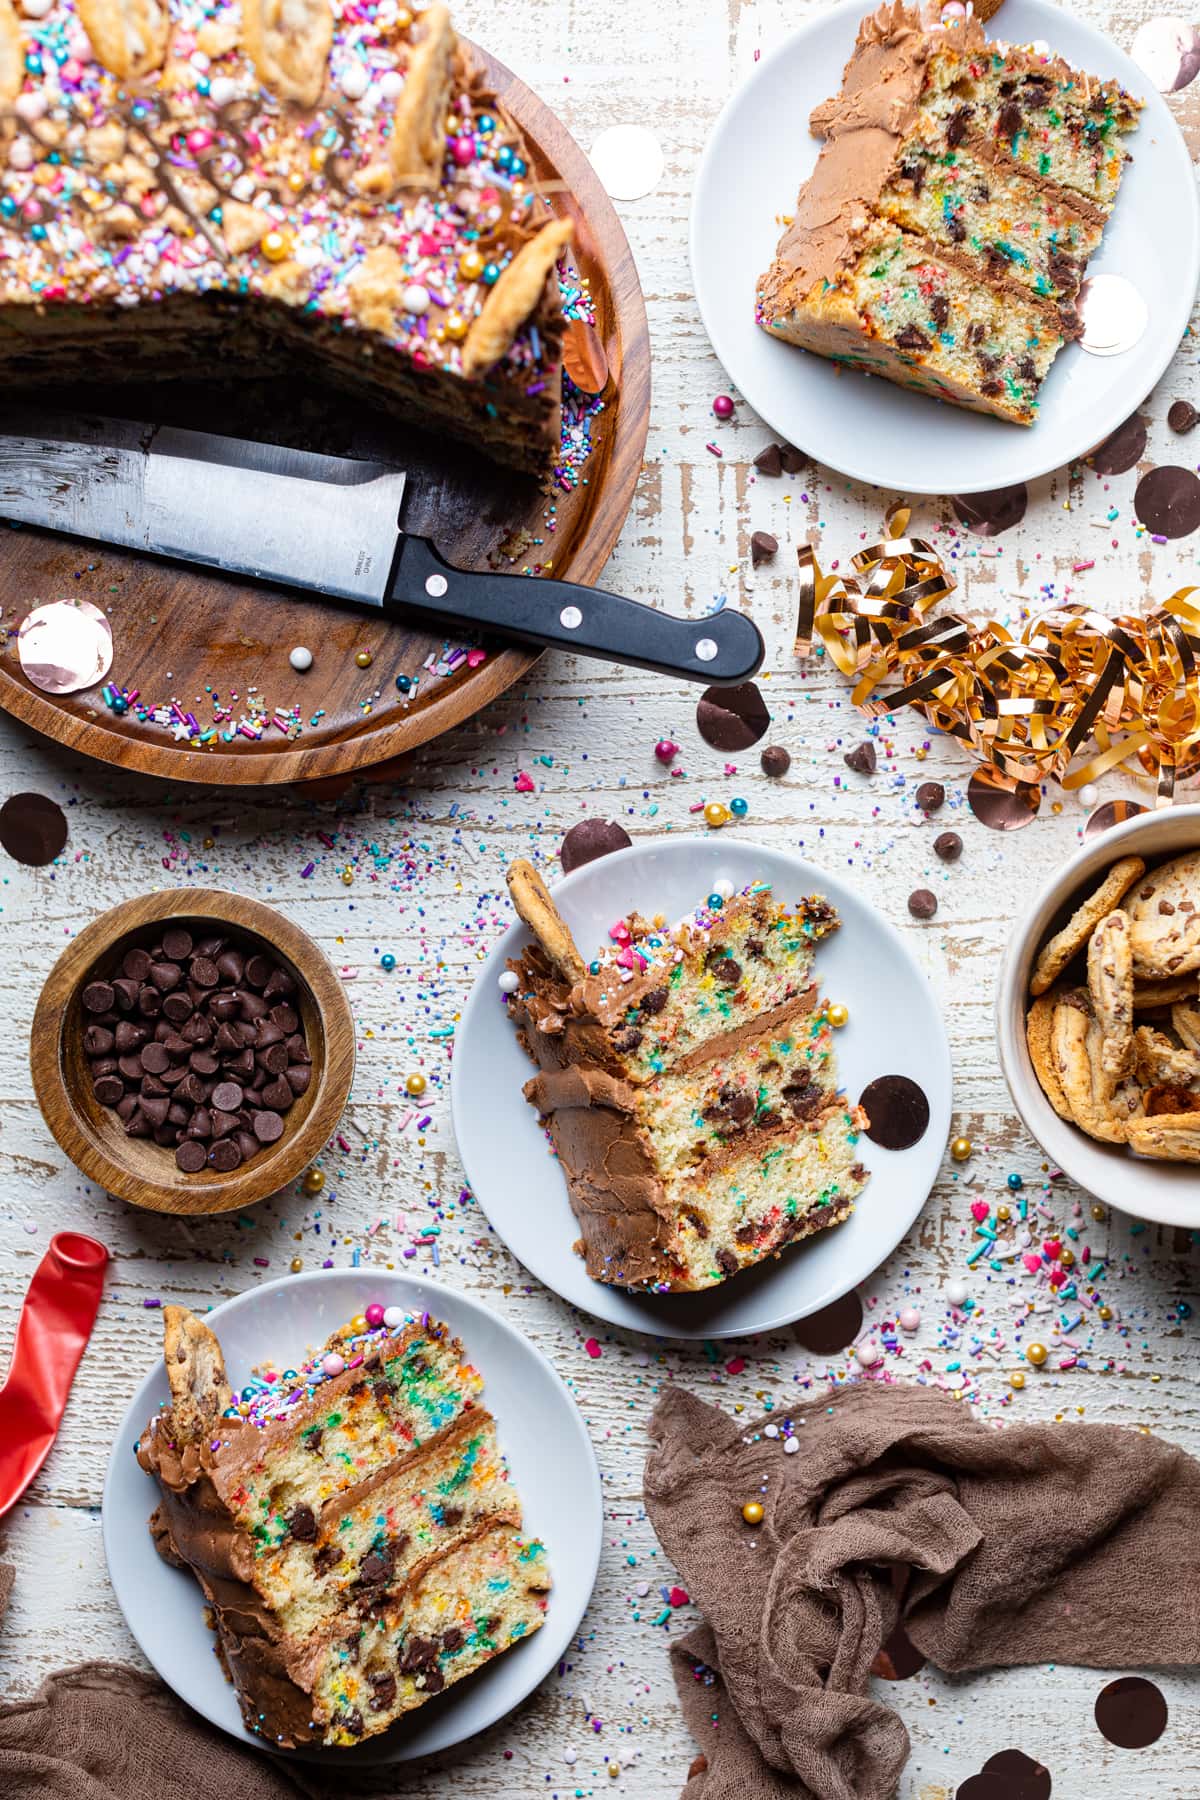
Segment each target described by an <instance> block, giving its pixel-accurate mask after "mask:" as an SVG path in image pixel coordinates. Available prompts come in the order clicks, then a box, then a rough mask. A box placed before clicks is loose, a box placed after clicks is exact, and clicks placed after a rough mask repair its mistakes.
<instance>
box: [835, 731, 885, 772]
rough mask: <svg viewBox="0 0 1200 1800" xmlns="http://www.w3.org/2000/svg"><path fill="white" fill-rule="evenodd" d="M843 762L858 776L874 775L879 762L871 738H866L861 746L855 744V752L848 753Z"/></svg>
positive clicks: (848, 751)
mask: <svg viewBox="0 0 1200 1800" xmlns="http://www.w3.org/2000/svg"><path fill="white" fill-rule="evenodd" d="M842 761H843V762H844V763H845V765H846V767H847V768H848V769H853V770H854V773H855V774H856V775H873V774H874V773H875V769H876V766H877V762H878V759H877V757H876V754H875V746H874V744H873V743H872V742H871V740H870V738H864V739H863V741H862V743H861V744H855V746H854V748H853V750H847V751H846V754H845V755H844V756H843V758H842Z"/></svg>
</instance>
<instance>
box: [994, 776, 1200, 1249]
mask: <svg viewBox="0 0 1200 1800" xmlns="http://www.w3.org/2000/svg"><path fill="white" fill-rule="evenodd" d="M996 1032H997V1037H998V1040H999V1047H1000V1063H1001V1067H1002V1068H1003V1070H1004V1075H1005V1079H1006V1080H1007V1082H1008V1085H1009V1089H1010V1091H1011V1093H1012V1097H1013V1100H1014V1102H1015V1103H1016V1108H1017V1111H1018V1112H1019V1113H1020V1115H1021V1118H1022V1120H1023V1121H1024V1123H1025V1125H1026V1126H1027V1127H1028V1129H1029V1130H1030V1131H1031V1132H1032V1133H1033V1135H1034V1137H1035V1138H1036V1139H1037V1141H1038V1142H1039V1144H1041V1146H1042V1148H1043V1149H1044V1150H1045V1151H1046V1153H1047V1155H1048V1156H1050V1157H1051V1158H1053V1160H1054V1161H1055V1162H1056V1163H1057V1164H1058V1165H1059V1167H1061V1168H1062V1169H1063V1170H1064V1171H1065V1173H1066V1174H1068V1175H1070V1176H1071V1177H1072V1179H1073V1180H1075V1181H1077V1182H1078V1183H1079V1184H1080V1186H1081V1187H1083V1188H1085V1189H1086V1190H1087V1191H1088V1192H1089V1193H1091V1194H1093V1195H1094V1196H1095V1197H1096V1198H1097V1199H1100V1200H1104V1201H1106V1202H1107V1203H1108V1204H1109V1205H1111V1206H1115V1207H1118V1208H1120V1209H1121V1210H1122V1211H1124V1212H1129V1213H1134V1214H1136V1215H1137V1216H1138V1217H1139V1218H1144V1219H1155V1220H1159V1221H1161V1222H1162V1223H1163V1224H1167V1225H1181V1226H1185V1227H1188V1228H1194V1227H1197V1226H1200V806H1176V807H1172V808H1170V809H1164V810H1160V811H1153V812H1145V813H1141V814H1139V815H1138V816H1137V817H1136V818H1133V819H1128V820H1126V821H1125V823H1124V824H1122V825H1118V826H1115V827H1114V828H1113V829H1112V830H1110V831H1106V832H1104V833H1103V834H1102V835H1101V836H1099V837H1097V838H1095V839H1094V840H1092V841H1089V842H1088V843H1086V844H1085V845H1084V846H1083V848H1082V849H1081V850H1080V851H1079V852H1078V854H1077V855H1076V856H1074V857H1072V858H1071V860H1070V861H1069V862H1068V863H1066V864H1064V866H1063V868H1062V869H1061V870H1060V871H1059V873H1058V874H1057V875H1056V876H1055V877H1054V879H1053V881H1051V882H1049V883H1048V884H1047V886H1046V887H1045V888H1043V890H1042V892H1041V894H1040V895H1039V896H1038V898H1037V900H1036V902H1035V903H1034V905H1033V907H1032V909H1031V911H1030V912H1029V913H1028V914H1027V915H1026V917H1025V918H1024V920H1023V921H1022V922H1021V924H1020V925H1019V926H1018V927H1017V929H1016V931H1015V932H1014V933H1013V936H1012V938H1011V940H1010V942H1009V946H1008V952H1007V954H1006V956H1005V959H1004V962H1003V965H1002V966H1001V970H1000V981H999V987H998V989H997V994H996Z"/></svg>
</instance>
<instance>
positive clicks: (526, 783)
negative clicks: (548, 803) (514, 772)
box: [517, 769, 534, 794]
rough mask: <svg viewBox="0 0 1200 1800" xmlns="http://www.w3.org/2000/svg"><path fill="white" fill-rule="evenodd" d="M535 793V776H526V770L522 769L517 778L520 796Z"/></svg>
mask: <svg viewBox="0 0 1200 1800" xmlns="http://www.w3.org/2000/svg"><path fill="white" fill-rule="evenodd" d="M533 791H534V786H533V776H532V775H528V774H526V772H525V770H524V769H522V770H521V773H520V774H519V775H518V776H517V792H518V794H532V793H533Z"/></svg>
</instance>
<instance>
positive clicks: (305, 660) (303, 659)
mask: <svg viewBox="0 0 1200 1800" xmlns="http://www.w3.org/2000/svg"><path fill="white" fill-rule="evenodd" d="M312 660H313V658H312V651H311V650H306V649H305V647H304V645H303V644H297V645H296V648H295V649H294V650H293V651H291V653H290V654H289V656H288V661H289V662H290V663H291V665H292V667H293V669H299V670H300V671H301V673H303V671H304V670H305V669H311V668H312Z"/></svg>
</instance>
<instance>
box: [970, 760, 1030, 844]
mask: <svg viewBox="0 0 1200 1800" xmlns="http://www.w3.org/2000/svg"><path fill="white" fill-rule="evenodd" d="M1041 804H1042V790H1041V788H1039V787H1035V786H1034V785H1033V784H1032V783H1030V782H1027V781H1026V782H1021V783H1019V784H1018V786H1017V787H1015V788H1014V787H1010V786H1008V785H1007V784H1006V782H1005V781H1004V778H1003V776H1000V775H997V773H996V771H995V769H993V768H991V767H989V766H988V765H987V764H986V763H985V764H984V766H983V768H981V769H976V771H975V773H974V774H973V775H972V777H971V779H970V781H968V783H967V805H968V806H969V807H970V809H971V811H972V812H973V813H974V814H975V817H976V818H977V819H978V820H979V823H980V824H981V825H986V826H987V828H988V830H989V831H1020V829H1021V827H1022V826H1023V825H1028V824H1030V823H1031V821H1032V820H1034V819H1036V818H1037V816H1038V808H1039V807H1040V806H1041Z"/></svg>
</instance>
